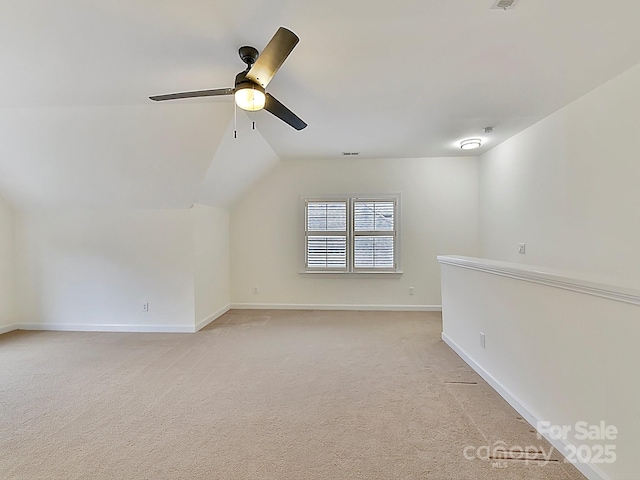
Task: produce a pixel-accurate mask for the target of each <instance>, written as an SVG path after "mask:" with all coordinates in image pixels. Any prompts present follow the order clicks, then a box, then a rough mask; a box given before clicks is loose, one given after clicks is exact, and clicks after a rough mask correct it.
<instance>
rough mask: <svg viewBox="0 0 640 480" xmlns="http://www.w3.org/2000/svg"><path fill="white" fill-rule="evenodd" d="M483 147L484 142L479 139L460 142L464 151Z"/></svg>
mask: <svg viewBox="0 0 640 480" xmlns="http://www.w3.org/2000/svg"><path fill="white" fill-rule="evenodd" d="M481 145H482V140H480V139H479V138H467V139H466V140H462V141H461V142H460V148H461V149H462V150H473V149H474V148H479V147H480V146H481Z"/></svg>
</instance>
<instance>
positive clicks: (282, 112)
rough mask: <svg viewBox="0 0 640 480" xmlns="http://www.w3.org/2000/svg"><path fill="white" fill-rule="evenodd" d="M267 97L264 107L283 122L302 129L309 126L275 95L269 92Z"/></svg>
mask: <svg viewBox="0 0 640 480" xmlns="http://www.w3.org/2000/svg"><path fill="white" fill-rule="evenodd" d="M266 97H267V98H266V101H265V104H264V109H265V110H266V111H267V112H269V113H271V114H272V115H275V116H276V117H278V118H279V119H280V120H282V121H283V122H285V123H288V124H289V125H291V126H292V127H293V128H295V129H296V130H302V129H303V128H304V127H306V126H307V124H306V123H304V122H303V121H302V120H301V119H300V118H299V117H298V116H297V115H296V114H295V113H293V112H292V111H291V110H289V109H288V108H287V107H285V106H284V105H283V104H281V103H280V102H279V101H278V100H276V98H275V97H274V96H273V95H271V94H269V93H267V95H266Z"/></svg>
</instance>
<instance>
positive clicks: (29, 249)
mask: <svg viewBox="0 0 640 480" xmlns="http://www.w3.org/2000/svg"><path fill="white" fill-rule="evenodd" d="M192 221H193V220H192V214H191V213H190V210H62V211H46V212H38V213H34V212H27V213H20V214H18V215H17V218H16V246H17V259H18V268H17V286H18V292H19V305H18V306H19V321H20V322H22V323H25V324H27V325H28V326H32V327H34V328H35V327H38V326H46V327H47V328H51V327H58V326H60V327H61V328H69V329H74V328H80V329H83V328H88V329H91V328H95V329H100V328H103V327H104V328H107V329H109V328H112V329H118V326H120V327H121V329H142V330H144V329H151V330H152V329H153V328H155V327H157V326H160V327H162V328H163V329H165V330H171V329H172V328H173V329H175V330H178V331H180V330H183V331H188V330H189V329H191V330H192V329H193V326H194V295H193V292H194V288H193V283H194V275H193V230H192V227H193V226H192ZM145 302H149V307H150V311H149V312H144V311H143V309H142V305H143V303H145Z"/></svg>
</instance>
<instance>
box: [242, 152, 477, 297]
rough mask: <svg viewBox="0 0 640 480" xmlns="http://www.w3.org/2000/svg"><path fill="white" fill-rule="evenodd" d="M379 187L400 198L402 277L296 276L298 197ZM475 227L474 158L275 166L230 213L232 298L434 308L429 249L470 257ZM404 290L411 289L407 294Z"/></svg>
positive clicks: (436, 282)
mask: <svg viewBox="0 0 640 480" xmlns="http://www.w3.org/2000/svg"><path fill="white" fill-rule="evenodd" d="M385 193H400V194H401V196H402V197H401V202H402V211H401V219H402V222H401V230H402V231H401V238H402V243H401V267H402V269H403V271H404V274H403V275H400V276H392V277H389V276H383V275H377V276H369V277H368V278H356V277H354V276H338V275H331V276H330V277H328V276H324V275H318V274H316V275H304V274H300V273H299V271H300V270H301V269H302V268H303V258H304V257H303V255H304V230H303V228H304V222H303V208H302V204H301V203H302V202H301V196H305V195H316V196H319V195H336V194H385ZM477 228H478V225H477V159H476V158H429V159H401V160H368V159H342V158H340V159H335V160H322V161H314V160H305V161H286V162H282V163H281V164H280V165H279V166H278V167H277V168H276V169H275V170H274V171H273V172H271V173H270V174H269V175H268V176H267V177H266V178H265V179H263V180H262V181H261V182H260V183H259V184H258V185H257V186H256V187H255V188H253V189H252V190H251V191H250V192H249V193H248V194H247V195H246V196H245V197H244V198H242V199H241V200H240V201H239V202H238V203H237V204H236V206H235V207H234V208H233V210H232V215H231V263H232V275H231V277H232V279H231V285H232V287H231V297H232V302H233V304H305V305H391V306H399V305H400V306H401V305H418V306H425V305H440V274H439V268H438V263H437V261H436V255H437V254H439V253H451V252H455V253H460V254H467V255H474V254H476V252H477ZM254 287H257V288H258V292H259V293H258V294H254V293H253V289H254ZM409 287H414V288H415V295H413V296H410V295H409Z"/></svg>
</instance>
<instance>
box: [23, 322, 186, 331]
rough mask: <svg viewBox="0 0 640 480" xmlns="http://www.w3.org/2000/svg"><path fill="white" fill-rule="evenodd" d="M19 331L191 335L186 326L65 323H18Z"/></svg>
mask: <svg viewBox="0 0 640 480" xmlns="http://www.w3.org/2000/svg"><path fill="white" fill-rule="evenodd" d="M18 329H20V330H43V331H53V332H139V333H147V332H148V333H193V332H194V331H195V329H194V327H192V326H188V325H131V324H95V325H89V324H67V323H20V324H18Z"/></svg>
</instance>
